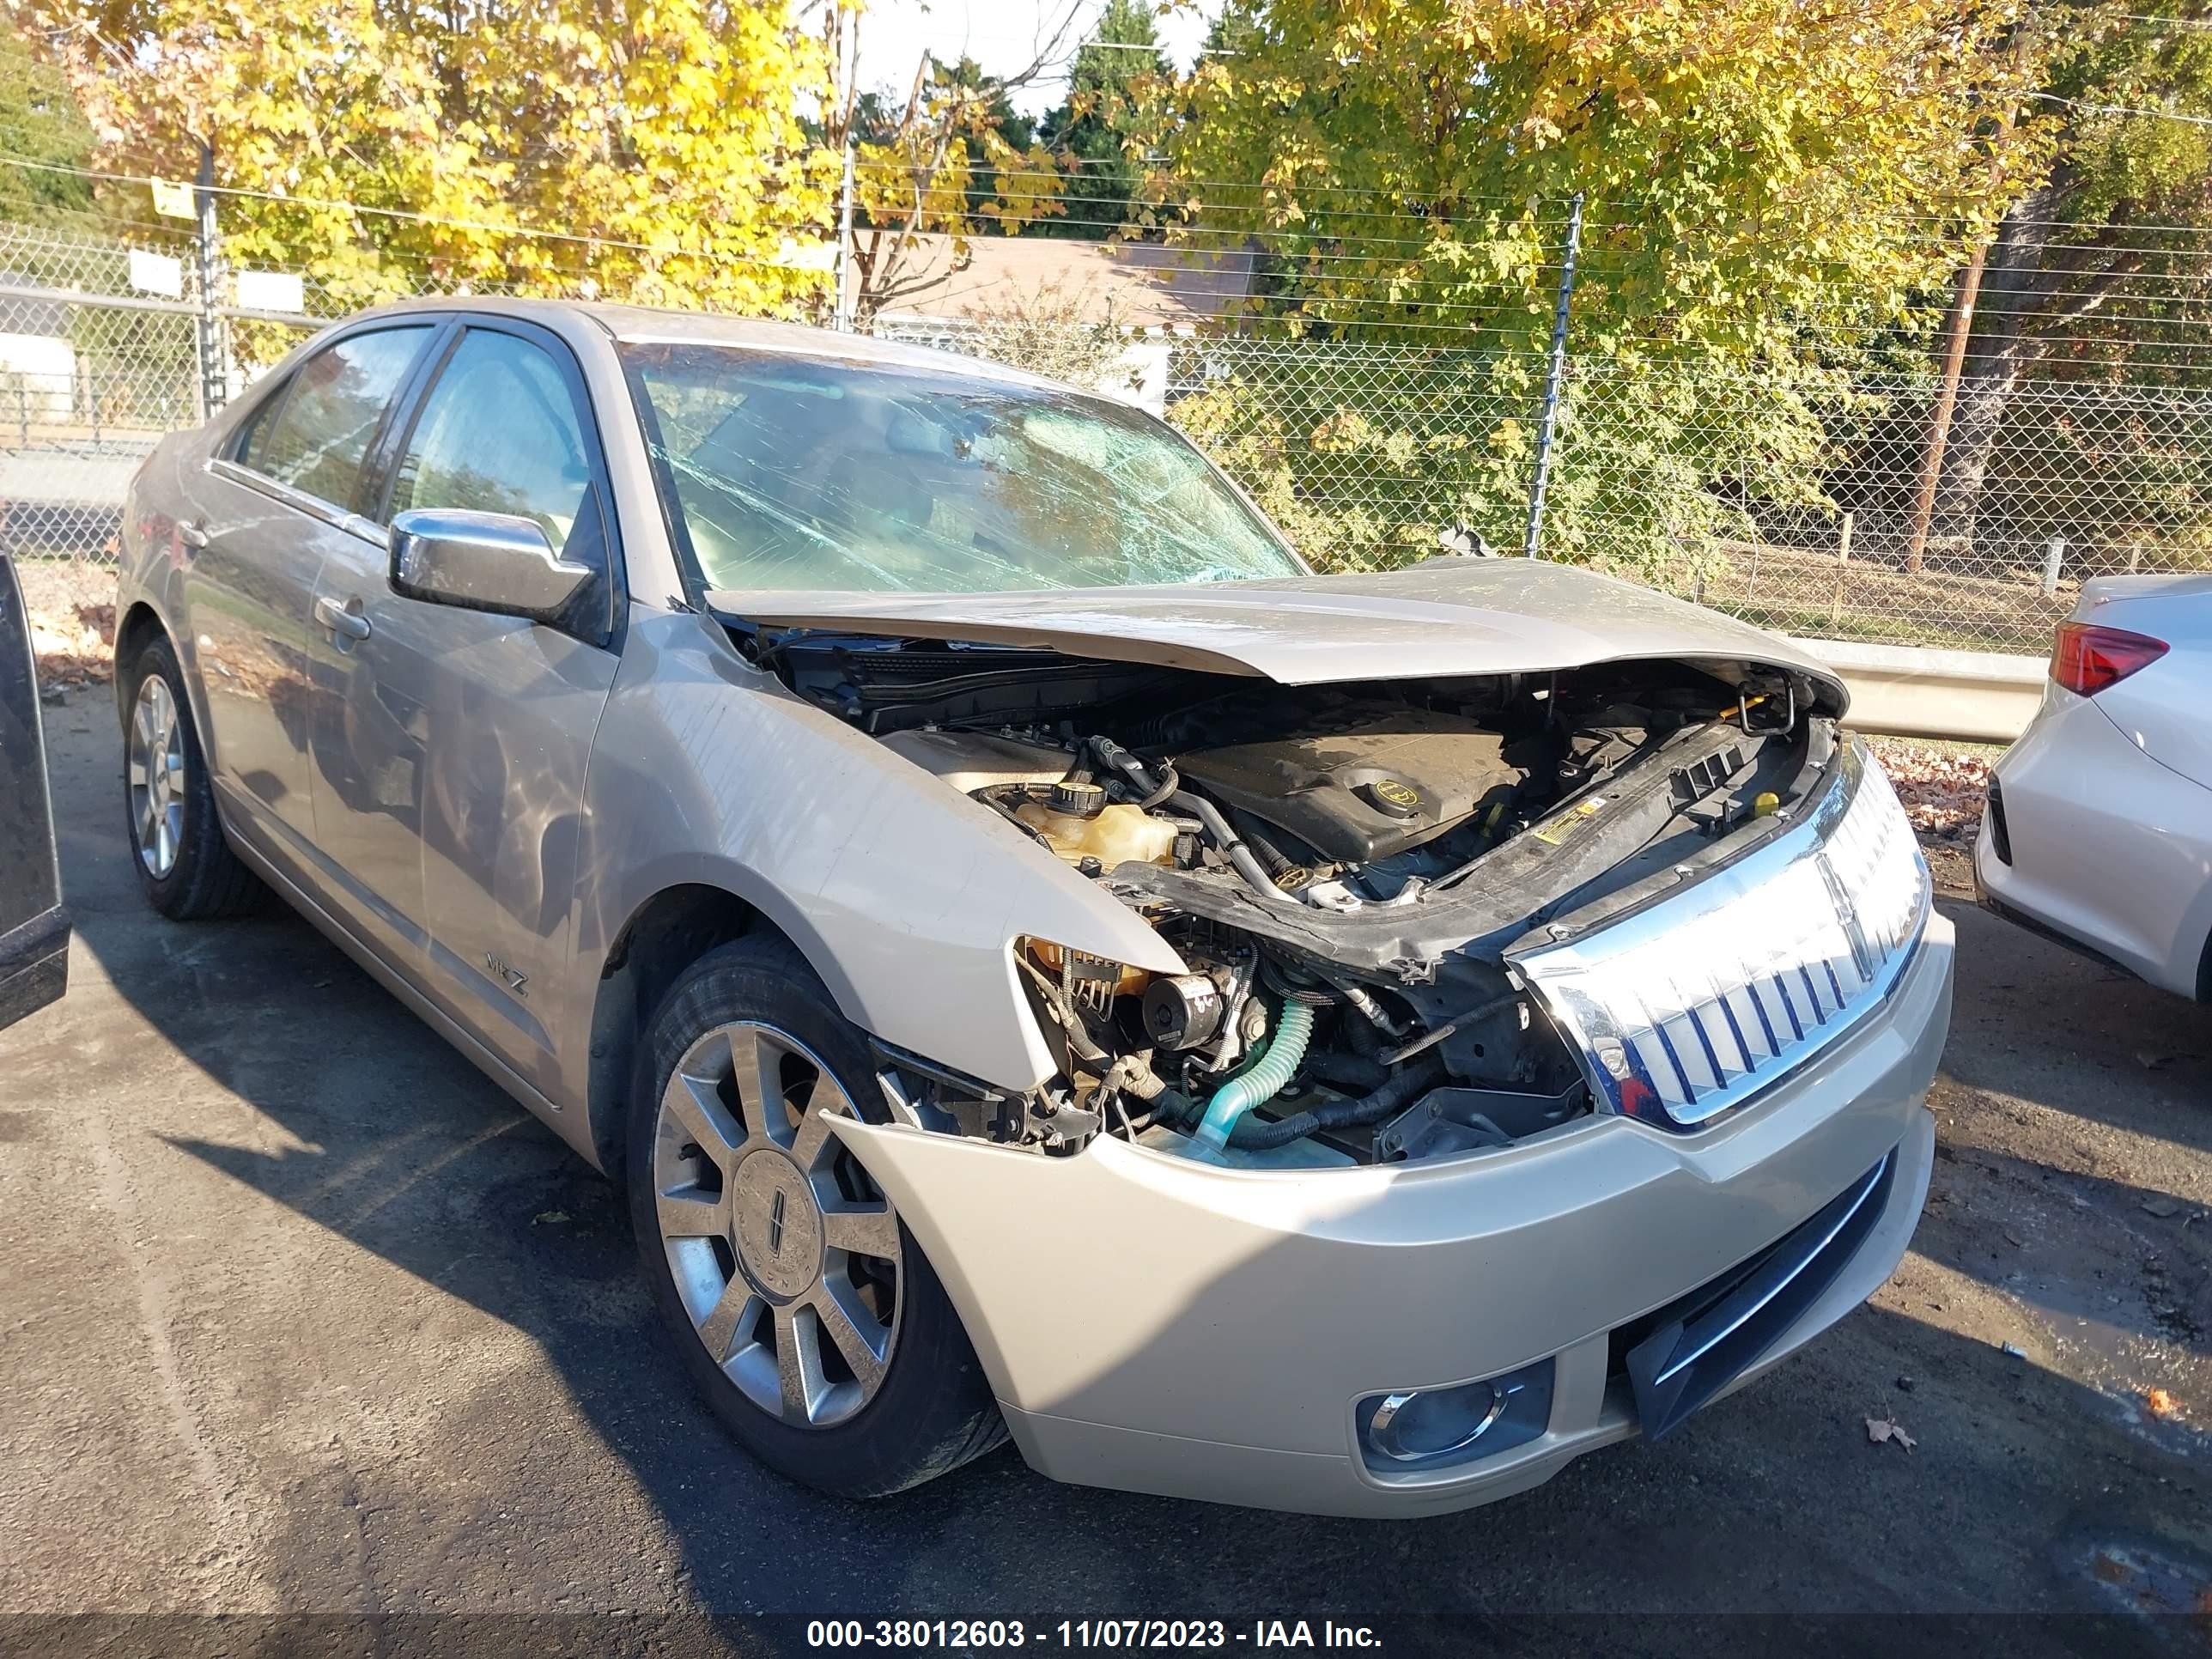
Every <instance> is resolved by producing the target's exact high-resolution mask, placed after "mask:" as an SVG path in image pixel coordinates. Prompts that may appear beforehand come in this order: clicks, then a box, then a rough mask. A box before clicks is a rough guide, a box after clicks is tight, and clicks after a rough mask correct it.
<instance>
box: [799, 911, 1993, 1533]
mask: <svg viewBox="0 0 2212 1659" xmlns="http://www.w3.org/2000/svg"><path fill="white" fill-rule="evenodd" d="M1952 944H1953V941H1952V930H1951V927H1950V924H1949V923H1948V922H1947V921H1944V920H1943V919H1942V918H1941V917H1940V916H1937V917H1931V918H1930V920H1929V922H1928V925H1927V933H1926V936H1925V937H1924V939H1923V940H1922V942H1921V945H1920V947H1919V949H1918V950H1917V951H1916V952H1915V953H1914V956H1913V958H1912V961H1911V964H1910V966H1909V967H1908V968H1906V969H1905V972H1904V973H1903V975H1902V976H1901V977H1900V978H1899V981H1898V982H1897V984H1896V986H1895V987H1894V988H1893V990H1892V992H1891V994H1889V996H1888V997H1887V998H1886V999H1885V1000H1884V1002H1883V1004H1882V1006H1881V1007H1880V1008H1879V1009H1878V1010H1876V1011H1875V1012H1873V1013H1872V1014H1870V1015H1869V1017H1868V1018H1865V1019H1863V1021H1861V1022H1860V1023H1859V1024H1857V1025H1856V1026H1855V1027H1854V1028H1853V1029H1852V1030H1850V1032H1849V1033H1848V1034H1846V1035H1844V1036H1841V1037H1839V1038H1838V1040H1837V1041H1836V1042H1833V1043H1832V1044H1830V1045H1829V1046H1827V1047H1826V1048H1824V1049H1822V1050H1820V1051H1819V1052H1818V1053H1817V1054H1814V1056H1813V1057H1812V1058H1811V1059H1810V1060H1808V1062H1807V1063H1806V1064H1805V1065H1803V1066H1801V1067H1799V1068H1798V1069H1797V1070H1796V1071H1795V1072H1793V1073H1791V1074H1790V1076H1789V1077H1787V1078H1785V1079H1782V1080H1780V1081H1778V1083H1776V1084H1775V1085H1773V1086H1772V1087H1771V1089H1769V1090H1768V1091H1765V1092H1764V1093H1763V1094H1762V1095H1761V1096H1760V1097H1759V1098H1758V1099H1756V1100H1754V1101H1753V1102H1751V1103H1748V1104H1746V1105H1745V1106H1743V1107H1742V1108H1741V1109H1738V1110H1736V1111H1735V1112H1733V1113H1731V1114H1729V1115H1728V1116H1727V1117H1726V1118H1725V1119H1724V1120H1723V1121H1720V1122H1718V1123H1717V1124H1716V1125H1714V1126H1712V1127H1708V1128H1706V1129H1704V1130H1702V1131H1700V1132H1699V1133H1693V1134H1682V1133H1670V1132H1668V1131H1664V1130H1661V1129H1657V1128H1655V1127H1651V1126H1650V1125H1648V1124H1644V1123H1639V1122H1637V1121H1633V1120H1631V1119H1628V1118H1626V1117H1620V1116H1615V1115H1604V1116H1599V1117H1595V1118H1590V1119H1586V1120H1583V1121H1580V1122H1578V1123H1576V1124H1572V1125H1569V1126H1566V1127H1564V1128H1562V1129H1560V1130H1559V1131H1556V1132H1554V1133H1552V1134H1550V1135H1548V1136H1545V1137H1540V1138H1538V1139H1535V1140H1532V1141H1529V1142H1526V1143H1523V1144H1522V1145H1521V1146H1515V1147H1510V1148H1505V1149H1502V1150H1500V1151H1498V1152H1489V1153H1483V1154H1479V1155H1476V1156H1474V1157H1470V1158H1465V1159H1461V1160H1457V1161H1454V1162H1448V1163H1439V1164H1427V1165H1418V1166H1407V1165H1395V1166H1383V1167H1369V1168H1361V1169H1354V1170H1330V1171H1328V1172H1326V1173H1325V1174H1323V1175H1320V1176H1316V1174H1314V1173H1313V1172H1311V1171H1305V1172H1296V1171H1273V1170H1268V1171H1255V1170H1225V1169H1220V1168H1216V1167H1213V1166H1211V1165H1206V1164H1199V1163H1195V1162H1193V1161H1191V1160H1188V1159H1182V1158H1171V1157H1168V1156H1165V1155H1163V1154H1160V1153H1158V1152H1150V1151H1147V1150H1146V1149H1144V1148H1141V1147H1136V1146H1129V1145H1128V1144H1127V1143H1125V1142H1121V1141H1118V1140H1115V1139H1098V1140H1096V1141H1094V1142H1093V1143H1092V1144H1091V1146H1090V1147H1088V1148H1087V1149H1086V1150H1085V1152H1082V1153H1081V1154H1079V1156H1076V1157H1073V1158H1037V1157H1036V1156H1034V1155H1032V1154H1030V1153H1026V1152H1016V1151H1012V1150H1009V1149H1006V1148H1004V1147H999V1146H990V1145H987V1144H986V1143H982V1142H980V1141H975V1140H963V1139H957V1138H953V1137H949V1136H942V1135H935V1134H931V1133H926V1132H923V1131H920V1130H915V1129H907V1128H900V1127H890V1126H882V1125H870V1124H862V1123H857V1122H854V1121H850V1120H842V1119H841V1120H839V1121H838V1122H837V1125H836V1127H837V1133H839V1134H840V1135H841V1136H842V1137H843V1138H844V1139H845V1140H846V1141H847V1143H848V1145H850V1146H852V1147H853V1148H854V1152H855V1153H856V1154H857V1155H858V1156H859V1157H860V1160H861V1161H862V1163H863V1164H866V1166H867V1168H868V1170H869V1172H870V1174H871V1175H872V1176H874V1177H875V1179H876V1180H877V1181H878V1182H879V1183H880V1184H881V1185H882V1186H883V1188H884V1190H885V1191H886V1193H887V1194H889V1195H890V1198H891V1200H892V1201H893V1203H894V1204H896V1206H897V1207H898V1210H899V1212H900V1214H901V1215H902V1218H904V1219H905V1221H906V1223H907V1225H908V1228H909V1229H910V1231H912V1232H913V1234H914V1236H915V1239H916V1241H917V1242H918V1243H920V1244H921V1248H922V1249H923V1250H924V1251H925V1253H926V1254H927V1255H928V1257H929V1260H930V1261H931V1263H932V1265H933V1267H935V1268H936V1269H937V1272H938V1273H939V1277H940V1278H941V1279H943V1280H944V1282H945V1288H946V1290H947V1291H948V1292H949V1293H950V1294H951V1297H952V1300H953V1303H954V1304H955V1306H956V1307H957V1309H958V1310H959V1312H960V1315H961V1317H962V1319H963V1322H965V1324H966V1327H967V1330H968V1334H969V1339H970V1340H972V1341H973V1343H974V1344H975V1350H976V1353H977V1356H978V1357H979V1358H980V1359H981V1362H982V1364H983V1366H984V1369H985V1370H986V1372H987V1375H988V1376H989V1377H990V1380H991V1383H992V1386H993V1389H994V1391H995V1392H996V1394H997V1395H998V1397H999V1400H1000V1404H1001V1406H1002V1407H1003V1408H1004V1409H1005V1412H1006V1421H1007V1425H1008V1426H1009V1428H1010V1429H1011V1431H1012V1434H1013V1437H1014V1440H1015V1442H1016V1443H1017V1444H1018V1445H1019V1446H1020V1447H1021V1449H1022V1453H1023V1455H1024V1456H1025V1457H1026V1458H1027V1459H1028V1460H1029V1462H1030V1464H1031V1465H1032V1466H1034V1467H1035V1468H1037V1469H1038V1470H1040V1471H1042V1473H1044V1474H1048V1475H1051V1476H1054V1478H1056V1479H1060V1480H1073V1481H1079V1482H1083V1483H1085V1484H1089V1485H1096V1486H1117V1487H1122V1488H1125V1489H1128V1490H1132V1491H1139V1492H1159V1493H1164V1494H1169V1495H1172V1496H1177V1497H1185V1498H1209V1499H1213V1500H1217V1501H1220V1502H1225V1503H1232V1504H1249V1505H1253V1506H1255V1507H1261V1508H1271V1509H1290V1510H1306V1511H1310V1512H1315V1513H1327V1514H1343V1515H1370V1516H1410V1515H1420V1514H1427V1513H1433V1512H1438V1511H1443V1510H1455V1509H1463V1508H1467V1507H1469V1506H1471V1505H1474V1504H1480V1503H1485V1502H1487V1501H1489V1500H1491V1499H1492V1498H1502V1497H1504V1496H1506V1495H1508V1494H1509V1493H1511V1492H1518V1491H1521V1490H1522V1489H1524V1488H1526V1487H1528V1486H1534V1485H1536V1484H1537V1483H1539V1482H1541V1481H1542V1480H1546V1479H1547V1478H1548V1477H1549V1476H1551V1475H1552V1474H1555V1473H1556V1472H1557V1471H1558V1470H1559V1468H1561V1467H1562V1466H1563V1465H1565V1463H1566V1462H1568V1461H1569V1460H1570V1459H1571V1458H1573V1457H1575V1456H1577V1455H1579V1454H1581V1453H1583V1452H1585V1451H1589V1450H1590V1449H1594V1448H1595V1447H1597V1446H1601V1445H1604V1444H1607V1443H1610V1442H1612V1441H1615V1440H1620V1439H1624V1438H1626V1437H1629V1436H1631V1435H1632V1434H1634V1433H1635V1432H1636V1431H1637V1417H1636V1408H1635V1404H1634V1399H1633V1393H1632V1387H1631V1385H1630V1383H1629V1380H1628V1378H1627V1376H1626V1375H1623V1374H1621V1373H1620V1371H1619V1370H1618V1369H1617V1368H1616V1367H1615V1366H1614V1365H1613V1363H1612V1361H1611V1358H1610V1355H1611V1351H1612V1349H1613V1346H1614V1344H1613V1333H1614V1332H1615V1331H1617V1330H1620V1328H1623V1327H1626V1326H1630V1325H1632V1324H1633V1323H1634V1322H1637V1321H1638V1320H1639V1319H1640V1318H1641V1317H1642V1316H1644V1315H1646V1314H1649V1313H1651V1312H1652V1311H1654V1310H1658V1309H1661V1308H1662V1307H1665V1306H1667V1305H1668V1304H1670V1303H1674V1302H1675V1301H1676V1300H1677V1299H1678V1298H1680V1297H1683V1296H1685V1295H1686V1294H1687V1293H1688V1292H1690V1291H1692V1290H1694V1289H1695V1288H1697V1287H1698V1286H1700V1285H1705V1284H1706V1283H1708V1282H1709V1281H1711V1280H1712V1279H1715V1278H1716V1276H1717V1275H1719V1274H1721V1273H1723V1272H1725V1271H1726V1270H1727V1269H1729V1268H1730V1267H1734V1266H1735V1264H1737V1263H1739V1262H1742V1261H1746V1260H1747V1258H1749V1257H1751V1256H1753V1255H1756V1254H1758V1253H1759V1252H1760V1251H1761V1250H1764V1249H1766V1248H1767V1247H1768V1246H1770V1245H1772V1244H1773V1243H1776V1241H1778V1240H1779V1239H1781V1238H1782V1237H1784V1235H1786V1234H1789V1233H1790V1232H1791V1231H1793V1230H1794V1229H1796V1227H1798V1226H1799V1225H1800V1224H1802V1223H1803V1222H1805V1221H1806V1220H1807V1218H1809V1217H1811V1216H1813V1215H1814V1213H1815V1212H1818V1211H1820V1210H1821V1209H1822V1207H1823V1206H1826V1205H1827V1204H1828V1203H1829V1201H1830V1200H1832V1199H1834V1198H1835V1197H1836V1196H1837V1195H1838V1194H1840V1193H1842V1192H1843V1191H1844V1189H1845V1188H1848V1187H1850V1185H1851V1184H1852V1183H1853V1182H1855V1181H1857V1180H1858V1179H1859V1178H1860V1177H1862V1176H1864V1175H1865V1174H1866V1173H1867V1171H1869V1170H1871V1169H1873V1168H1874V1167H1875V1166H1876V1165H1877V1164H1881V1161H1882V1160H1883V1159H1884V1158H1887V1156H1888V1155H1889V1154H1890V1153H1892V1152H1895V1153H1896V1154H1897V1162H1896V1165H1895V1167H1894V1170H1893V1173H1892V1176H1891V1178H1890V1180H1889V1182H1888V1185H1887V1190H1886V1193H1885V1194H1884V1197H1883V1200H1882V1204H1881V1213H1880V1215H1879V1216H1878V1217H1877V1218H1875V1221H1874V1223H1873V1225H1872V1226H1871V1227H1870V1228H1869V1230H1867V1231H1866V1232H1865V1233H1864V1236H1863V1238H1862V1239H1861V1242H1860V1243H1858V1245H1857V1249H1855V1250H1854V1251H1852V1253H1851V1254H1850V1258H1849V1260H1848V1261H1845V1262H1844V1263H1843V1265H1842V1267H1841V1269H1840V1271H1839V1272H1838V1273H1837V1274H1836V1276H1835V1277H1834V1278H1833V1279H1832V1280H1831V1281H1830V1282H1829V1284H1828V1285H1827V1287H1826V1290H1825V1291H1821V1292H1820V1295H1819V1296H1818V1297H1817V1299H1815V1300H1814V1301H1813V1302H1812V1303H1811V1304H1810V1305H1808V1306H1807V1307H1805V1308H1804V1310H1802V1312H1801V1313H1799V1314H1797V1316H1796V1317H1795V1319H1794V1320H1793V1321H1792V1322H1790V1324H1789V1325H1788V1326H1787V1328H1784V1329H1783V1330H1782V1331H1780V1332H1779V1333H1778V1334H1777V1335H1776V1336H1775V1337H1774V1339H1773V1340H1772V1341H1771V1343H1770V1344H1769V1345H1768V1346H1766V1347H1765V1350H1764V1352H1761V1353H1759V1355H1758V1356H1757V1357H1756V1358H1753V1359H1751V1360H1750V1362H1749V1363H1748V1364H1747V1369H1745V1370H1743V1371H1742V1372H1741V1375H1740V1376H1738V1377H1737V1378H1736V1379H1735V1383H1732V1384H1731V1385H1730V1386H1731V1387H1734V1386H1740V1385H1741V1383H1742V1382H1744V1381H1747V1380H1748V1379H1749V1378H1750V1377H1752V1376H1756V1375H1758V1374H1759V1372H1760V1371H1762V1370H1765V1369H1766V1368H1767V1367H1769V1366H1771V1365H1772V1364H1775V1363H1776V1362H1777V1361H1778V1360H1779V1359H1781V1358H1783V1357H1784V1356H1785V1355H1786V1354H1788V1353H1789V1352H1791V1351H1792V1350H1794V1349H1796V1347H1798V1346H1802V1344H1803V1343H1804V1342H1806V1341H1807V1340H1809V1339H1810V1338H1811V1337H1813V1336H1814V1334H1817V1333H1818V1332H1820V1330H1822V1329H1824V1328H1826V1327H1827V1326H1828V1325H1829V1324H1831V1323H1832V1322H1834V1321H1835V1320H1837V1319H1838V1318H1840V1317H1841V1316H1843V1315H1844V1313H1846V1312H1847V1311H1849V1310H1850V1309H1851V1308H1853V1307H1855V1306H1856V1305H1857V1304H1858V1303H1860V1302H1861V1301H1863V1300H1864V1299H1865V1298H1866V1297H1868V1296H1869V1294H1871V1293H1872V1292H1873V1291H1874V1290H1875V1288H1876V1287H1877V1286H1878V1285H1881V1283H1882V1282H1883V1280H1884V1279H1887V1277H1888V1275H1889V1273H1890V1272H1891V1271H1892V1269H1893V1267H1895V1266H1896V1264H1897V1261H1898V1260H1899V1257H1900V1256H1902V1255H1903V1254H1904V1252H1905V1245H1906V1243H1907V1242H1908V1241H1909V1240H1910V1238H1911V1233H1912V1229H1913V1226H1914V1225H1915V1223H1916V1222H1917V1218H1918V1217H1919V1213H1920V1207H1921V1204H1922V1201H1923V1199H1924V1197H1925V1195H1926V1192H1927V1185H1928V1174H1929V1167H1930V1164H1931V1163H1932V1160H1933V1155H1934V1127H1933V1121H1932V1119H1930V1117H1929V1115H1928V1113H1927V1111H1926V1110H1925V1109H1924V1108H1923V1105H1922V1100H1923V1096H1924V1095H1925V1093H1926V1091H1927V1088H1928V1085H1929V1080H1930V1079H1932V1078H1933V1076H1934V1074H1935V1071H1936V1061H1937V1059H1938V1057H1939V1056H1940V1054H1941V1053H1942V1046H1943V1040H1944V1037H1945V1035H1946V1033H1947V1031H1948V1028H1949V1024H1950V1007H1951V958H1952ZM1547 1357H1549V1358H1553V1359H1554V1361H1555V1370H1554V1373H1553V1396H1552V1407H1551V1413H1550V1416H1549V1419H1548V1423H1547V1427H1546V1429H1545V1431H1544V1432H1543V1433H1542V1434H1541V1435H1540V1436H1539V1437H1536V1438H1535V1439H1534V1440H1532V1441H1529V1442H1528V1443H1524V1444H1522V1445H1518V1446H1515V1447H1512V1448H1511V1449H1507V1450H1503V1451H1500V1452H1499V1453H1498V1454H1496V1455H1494V1456H1493V1457H1492V1458H1490V1459H1487V1460H1484V1461H1481V1462H1474V1463H1471V1464H1462V1465H1460V1466H1457V1467H1455V1468H1451V1469H1449V1470H1448V1471H1446V1472H1443V1473H1442V1474H1434V1475H1423V1474H1399V1475H1390V1476H1384V1475H1378V1474H1376V1473H1375V1472H1374V1471H1373V1470H1372V1469H1370V1468H1369V1467H1368V1465H1367V1463H1366V1462H1365V1461H1364V1460H1363V1459H1362V1457H1361V1456H1360V1455H1359V1453H1358V1440H1357V1436H1358V1428H1357V1425H1356V1420H1355V1409H1356V1407H1357V1406H1358V1402H1359V1401H1361V1400H1362V1399H1364V1398H1371V1397H1372V1396H1373V1395H1376V1394H1377V1393H1381V1392H1386V1391H1392V1390H1401V1389H1432V1388H1441V1387H1444V1386H1446V1385H1449V1384H1451V1383H1462V1382H1468V1381H1473V1380H1474V1379H1478V1378H1483V1377H1488V1376H1497V1375H1498V1374H1500V1373H1503V1372H1506V1371H1509V1370H1515V1369H1516V1368H1519V1367H1522V1366H1525V1365H1528V1364H1532V1363H1534V1362H1536V1361H1539V1360H1541V1359H1543V1358H1547Z"/></svg>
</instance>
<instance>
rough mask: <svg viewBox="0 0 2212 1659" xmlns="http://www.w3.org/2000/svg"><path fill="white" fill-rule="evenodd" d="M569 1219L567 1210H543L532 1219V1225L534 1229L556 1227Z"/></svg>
mask: <svg viewBox="0 0 2212 1659" xmlns="http://www.w3.org/2000/svg"><path fill="white" fill-rule="evenodd" d="M567 1219H568V1212H567V1211H566V1210H543V1211H540V1212H538V1214H537V1215H535V1216H533V1217H532V1218H531V1221H530V1225H532V1226H533V1227H538V1226H545V1227H556V1226H558V1225H560V1224H561V1223H562V1222H564V1221H566V1220H567Z"/></svg>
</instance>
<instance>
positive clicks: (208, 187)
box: [192, 138, 229, 420]
mask: <svg viewBox="0 0 2212 1659" xmlns="http://www.w3.org/2000/svg"><path fill="white" fill-rule="evenodd" d="M192 210H193V218H194V220H195V221H196V222H197V230H198V234H197V237H196V238H195V243H196V246H195V249H194V258H193V266H192V274H193V277H194V279H195V283H196V285H197V293H196V294H195V295H194V296H193V297H194V299H195V300H196V301H197V313H196V314H195V316H194V318H193V325H194V326H193V343H194V344H195V345H196V346H197V348H198V351H199V360H200V418H201V419H202V420H205V419H207V418H208V417H209V416H211V415H213V414H214V413H215V412H216V410H219V409H221V408H222V405H223V399H224V398H225V397H226V396H227V395H228V391H229V388H228V386H227V385H226V384H225V380H224V376H223V364H222V313H221V311H220V310H219V308H218V297H217V295H216V283H217V281H218V280H219V275H218V273H219V271H220V268H221V257H222V256H221V247H220V244H219V243H218V242H217V240H216V222H215V146H214V144H213V143H210V142H209V141H208V140H207V139H204V138H203V139H201V140H200V165H199V172H198V174H197V176H196V177H195V179H194V180H193V184H192Z"/></svg>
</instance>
